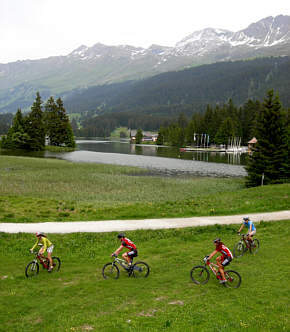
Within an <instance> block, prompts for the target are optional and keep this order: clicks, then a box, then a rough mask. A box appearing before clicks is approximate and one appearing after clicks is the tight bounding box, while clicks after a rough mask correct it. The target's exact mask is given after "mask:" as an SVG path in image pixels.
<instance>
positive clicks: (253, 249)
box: [250, 239, 260, 254]
mask: <svg viewBox="0 0 290 332" xmlns="http://www.w3.org/2000/svg"><path fill="white" fill-rule="evenodd" d="M259 248H260V242H259V240H258V239H253V242H252V243H251V246H250V253H251V254H256V253H257V252H258V250H259Z"/></svg>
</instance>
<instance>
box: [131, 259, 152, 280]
mask: <svg viewBox="0 0 290 332" xmlns="http://www.w3.org/2000/svg"><path fill="white" fill-rule="evenodd" d="M149 272H150V268H149V265H148V264H147V263H145V262H136V263H135V264H134V265H133V266H132V272H131V273H130V275H131V274H132V275H133V277H134V278H147V277H148V275H149Z"/></svg>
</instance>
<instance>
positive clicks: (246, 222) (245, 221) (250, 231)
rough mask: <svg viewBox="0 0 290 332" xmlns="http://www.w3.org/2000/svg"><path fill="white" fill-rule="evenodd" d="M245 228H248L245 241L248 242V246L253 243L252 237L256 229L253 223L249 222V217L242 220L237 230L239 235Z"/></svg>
mask: <svg viewBox="0 0 290 332" xmlns="http://www.w3.org/2000/svg"><path fill="white" fill-rule="evenodd" d="M245 226H246V227H247V228H248V233H247V240H248V241H249V243H250V244H252V243H253V236H254V235H255V234H256V227H255V225H254V223H253V222H252V221H251V220H250V218H249V217H245V218H243V223H242V226H241V227H240V229H239V230H238V234H239V235H240V233H241V230H242V229H243V228H244V227H245Z"/></svg>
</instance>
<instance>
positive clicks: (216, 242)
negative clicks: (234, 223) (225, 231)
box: [213, 237, 221, 244]
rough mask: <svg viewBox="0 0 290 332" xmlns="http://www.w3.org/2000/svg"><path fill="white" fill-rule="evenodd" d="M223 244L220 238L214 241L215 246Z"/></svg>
mask: <svg viewBox="0 0 290 332" xmlns="http://www.w3.org/2000/svg"><path fill="white" fill-rule="evenodd" d="M220 242H221V239H220V238H219V237H218V238H216V239H215V240H213V243H214V244H219V243H220Z"/></svg>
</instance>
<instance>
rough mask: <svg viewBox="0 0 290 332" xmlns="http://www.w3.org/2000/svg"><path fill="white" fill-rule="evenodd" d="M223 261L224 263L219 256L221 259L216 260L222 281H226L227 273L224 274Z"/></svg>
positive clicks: (220, 257)
mask: <svg viewBox="0 0 290 332" xmlns="http://www.w3.org/2000/svg"><path fill="white" fill-rule="evenodd" d="M221 261H222V256H219V257H218V258H217V259H216V262H217V265H218V267H219V273H220V274H221V276H222V279H223V280H226V277H225V272H224V267H223V266H222V263H221Z"/></svg>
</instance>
